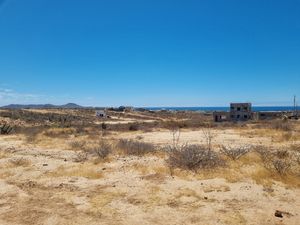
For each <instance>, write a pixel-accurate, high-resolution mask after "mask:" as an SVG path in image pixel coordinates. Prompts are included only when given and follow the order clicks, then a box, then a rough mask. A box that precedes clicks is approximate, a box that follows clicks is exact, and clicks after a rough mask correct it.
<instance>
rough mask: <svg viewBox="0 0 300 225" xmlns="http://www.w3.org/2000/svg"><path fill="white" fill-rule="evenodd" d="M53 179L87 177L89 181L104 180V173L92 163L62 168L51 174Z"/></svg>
mask: <svg viewBox="0 0 300 225" xmlns="http://www.w3.org/2000/svg"><path fill="white" fill-rule="evenodd" d="M49 175H50V176H51V177H85V178H87V179H100V178H103V176H104V175H103V172H102V171H100V170H99V168H98V167H97V166H95V165H94V164H90V163H84V164H79V165H76V166H72V167H64V166H61V167H59V168H58V169H56V170H55V171H53V172H50V173H49Z"/></svg>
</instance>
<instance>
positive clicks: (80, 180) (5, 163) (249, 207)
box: [0, 129, 300, 225]
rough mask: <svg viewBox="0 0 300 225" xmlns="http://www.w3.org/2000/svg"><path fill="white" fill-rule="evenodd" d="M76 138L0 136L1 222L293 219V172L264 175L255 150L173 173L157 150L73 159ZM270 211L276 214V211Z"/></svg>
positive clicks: (162, 136)
mask: <svg viewBox="0 0 300 225" xmlns="http://www.w3.org/2000/svg"><path fill="white" fill-rule="evenodd" d="M213 132H214V141H213V145H214V146H218V145H220V144H241V143H243V144H252V145H262V144H264V145H267V146H270V145H276V146H280V147H284V146H286V145H288V144H289V143H288V142H278V143H277V142H274V141H273V140H272V138H270V137H268V136H262V135H260V136H255V135H253V134H249V133H243V132H240V131H239V130H235V129H216V130H213ZM75 138H76V137H73V136H71V137H70V138H68V139H54V138H53V141H52V142H51V143H50V142H47V145H45V144H44V145H43V143H35V144H32V143H28V142H27V141H26V138H25V137H24V136H22V135H21V134H18V135H15V134H13V135H8V136H4V135H2V136H0V224H1V225H17V224H18V225H19V224H20V225H23V224H24V225H31V224H45V225H54V224H55V225H56V224H57V225H64V224H91V225H92V224H118V225H119V224H128V225H134V224H164V225H165V224H170V225H171V224H174V225H175V224H176V225H177V224H180V225H181V224H182V225H183V224H203V225H210V224H211V225H221V224H228V225H233V224H253V225H274V224H278V225H279V224H280V225H282V224H285V225H297V224H299V221H300V188H299V187H300V178H299V175H298V177H293V178H289V177H287V178H284V179H281V178H280V177H279V178H278V176H277V177H276V176H275V178H274V179H272V178H271V177H270V178H269V177H268V176H269V174H268V173H267V172H266V171H265V169H264V168H263V166H261V164H260V162H259V159H258V157H257V155H255V154H249V155H248V156H245V157H244V158H242V159H241V160H239V161H238V162H228V163H229V166H227V167H226V168H220V169H218V170H217V171H213V172H211V171H200V172H197V173H196V172H188V171H182V170H176V171H175V172H174V173H172V175H171V173H170V170H169V168H168V166H167V165H166V160H165V158H166V155H165V154H163V153H161V152H159V153H151V154H146V155H143V156H131V155H124V154H120V153H118V152H115V153H113V154H111V155H110V156H109V158H108V159H106V160H103V161H101V160H95V159H88V160H84V161H82V162H78V161H79V160H78V156H79V154H80V152H81V151H78V150H74V149H71V148H70V147H69V149H68V147H67V146H68V144H67V143H68V142H70V141H71V140H70V139H75ZM107 138H108V139H109V138H111V137H107ZM113 138H114V139H119V138H127V139H139V140H142V141H145V142H151V143H153V144H155V145H157V146H164V145H168V144H171V142H172V133H171V132H170V131H168V130H163V129H160V130H154V131H152V132H139V131H136V132H122V133H114V134H113ZM180 142H181V143H191V144H203V143H205V138H204V137H203V132H202V130H201V129H198V130H197V129H195V130H188V129H186V130H182V131H181V134H180ZM296 142H297V141H296ZM64 143H65V145H64ZM270 176H271V175H270ZM276 210H280V211H282V212H283V217H282V218H278V217H275V216H274V214H275V211H276Z"/></svg>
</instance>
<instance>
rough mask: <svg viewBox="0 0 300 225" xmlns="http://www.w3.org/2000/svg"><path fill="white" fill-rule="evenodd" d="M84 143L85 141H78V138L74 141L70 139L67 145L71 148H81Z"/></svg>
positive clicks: (83, 146)
mask: <svg viewBox="0 0 300 225" xmlns="http://www.w3.org/2000/svg"><path fill="white" fill-rule="evenodd" d="M85 145H86V141H83V140H82V141H78V140H74V141H70V142H69V146H70V147H71V148H72V149H73V150H82V149H84V148H85Z"/></svg>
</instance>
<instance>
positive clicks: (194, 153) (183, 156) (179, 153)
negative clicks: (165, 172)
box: [167, 145, 224, 171]
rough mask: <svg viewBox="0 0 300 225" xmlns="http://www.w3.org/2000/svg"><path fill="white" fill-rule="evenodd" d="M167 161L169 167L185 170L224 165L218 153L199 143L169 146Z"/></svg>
mask: <svg viewBox="0 0 300 225" xmlns="http://www.w3.org/2000/svg"><path fill="white" fill-rule="evenodd" d="M168 153H169V158H168V160H167V163H168V164H169V166H170V168H181V169H186V170H194V171H197V170H198V169H213V168H216V167H218V166H221V165H224V161H223V160H222V159H221V158H220V157H219V155H218V153H216V152H214V151H210V150H208V149H207V148H206V147H204V146H201V145H182V146H179V147H175V148H174V147H170V148H169V151H168Z"/></svg>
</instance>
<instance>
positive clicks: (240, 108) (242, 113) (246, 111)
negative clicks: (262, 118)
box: [230, 103, 252, 121]
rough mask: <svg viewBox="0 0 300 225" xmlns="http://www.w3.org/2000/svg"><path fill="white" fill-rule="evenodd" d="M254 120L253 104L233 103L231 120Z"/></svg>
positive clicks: (231, 105)
mask: <svg viewBox="0 0 300 225" xmlns="http://www.w3.org/2000/svg"><path fill="white" fill-rule="evenodd" d="M250 119H252V104H251V103H231V104H230V120H232V121H247V120H250Z"/></svg>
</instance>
